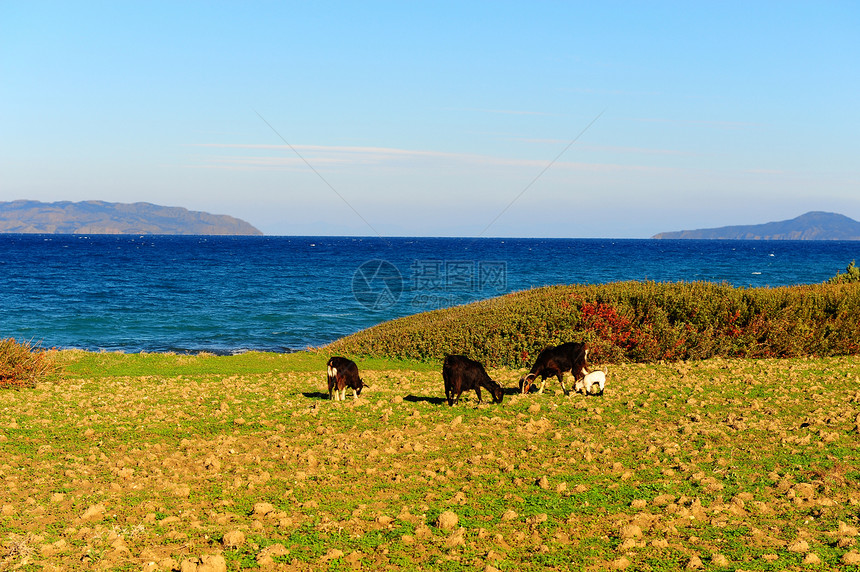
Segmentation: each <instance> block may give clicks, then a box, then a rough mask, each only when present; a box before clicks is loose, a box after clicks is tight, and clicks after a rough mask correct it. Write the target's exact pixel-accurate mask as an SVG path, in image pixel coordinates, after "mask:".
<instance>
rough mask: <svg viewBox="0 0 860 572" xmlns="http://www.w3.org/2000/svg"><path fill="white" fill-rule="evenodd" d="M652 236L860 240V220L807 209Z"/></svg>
mask: <svg viewBox="0 0 860 572" xmlns="http://www.w3.org/2000/svg"><path fill="white" fill-rule="evenodd" d="M651 238H694V239H721V240H860V222H857V221H856V220H854V219H851V218H848V217H847V216H844V215H841V214H836V213H825V212H818V211H813V212H808V213H806V214H804V215H800V216H799V217H797V218H793V219H791V220H783V221H778V222H768V223H764V224H753V225H742V226H723V227H720V228H703V229H699V230H679V231H676V232H661V233H660V234H655V235H654V236H652V237H651Z"/></svg>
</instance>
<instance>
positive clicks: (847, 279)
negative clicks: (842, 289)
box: [827, 260, 860, 284]
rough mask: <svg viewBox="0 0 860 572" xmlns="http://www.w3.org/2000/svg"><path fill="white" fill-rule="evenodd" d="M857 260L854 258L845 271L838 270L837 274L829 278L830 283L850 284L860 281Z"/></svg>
mask: <svg viewBox="0 0 860 572" xmlns="http://www.w3.org/2000/svg"><path fill="white" fill-rule="evenodd" d="M854 263H855V261H854V260H852V261H851V264H849V265H848V266H847V267H846V268H845V272H837V273H836V276H834V277H833V278H831V279H830V280H828V281H827V282H828V284H849V283H853V282H860V268H858V267H857V266H855V264H854Z"/></svg>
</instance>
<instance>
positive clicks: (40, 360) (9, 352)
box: [0, 338, 57, 389]
mask: <svg viewBox="0 0 860 572" xmlns="http://www.w3.org/2000/svg"><path fill="white" fill-rule="evenodd" d="M56 370H57V368H56V365H55V363H54V360H53V359H52V358H51V356H50V355H49V354H48V353H47V352H45V351H43V350H40V349H38V348H35V347H33V346H32V345H31V344H30V343H28V342H24V343H18V342H16V341H15V340H14V339H12V338H7V339H5V340H0V389H5V388H17V389H20V388H22V387H35V385H36V382H37V381H41V380H43V379H46V378H48V377H49V376H50V375H52V374H53V373H55V372H56Z"/></svg>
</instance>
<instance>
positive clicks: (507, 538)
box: [0, 351, 860, 572]
mask: <svg viewBox="0 0 860 572" xmlns="http://www.w3.org/2000/svg"><path fill="white" fill-rule="evenodd" d="M327 357H328V356H327V354H324V353H323V352H301V353H297V354H257V353H249V354H243V355H240V356H211V355H201V356H190V355H167V354H134V355H132V354H119V353H88V352H82V351H62V352H58V353H57V354H56V359H57V362H58V364H59V365H61V366H62V368H63V371H64V374H63V375H62V377H61V378H58V379H55V380H52V381H47V382H39V383H37V384H36V386H35V387H33V388H26V389H23V390H21V391H4V392H0V399H2V405H0V483H2V485H0V570H60V569H62V570H73V569H88V570H134V571H139V570H144V571H155V570H159V571H172V570H176V571H179V570H184V571H188V570H197V571H198V572H200V571H202V570H207V571H213V570H215V571H221V570H240V569H241V570H246V569H260V570H355V569H361V570H366V569H379V570H393V569H402V570H415V569H424V570H450V571H458V570H485V571H488V572H493V571H496V570H524V571H528V570H535V571H536V570H547V569H557V570H568V569H581V570H606V569H617V570H624V569H627V570H646V571H661V570H678V569H688V570H697V569H699V570H740V569H743V570H751V571H758V570H761V571H765V570H818V571H822V570H824V571H830V570H847V571H851V570H855V571H856V570H860V552H858V544H857V542H858V539H860V535H858V526H860V520H858V516H857V515H858V512H857V509H858V506H860V472H858V467H860V445H858V443H860V441H858V437H857V435H858V432H860V426H858V424H860V363H858V361H857V359H856V358H855V357H844V356H843V357H824V358H809V357H801V358H790V359H782V360H774V359H761V360H751V359H724V358H713V359H708V360H701V361H692V362H685V361H679V362H673V363H668V362H663V363H654V364H639V363H619V364H615V365H612V366H611V367H610V368H609V382H608V384H607V387H606V392H605V393H604V395H603V396H601V397H584V396H580V395H573V396H571V397H570V398H567V397H565V396H563V395H562V393H561V391H560V388H559V387H558V385H557V384H555V385H552V384H550V385H548V387H547V390H546V392H545V393H544V394H543V395H537V394H533V395H519V394H518V393H517V392H516V389H515V388H516V385H517V380H518V379H519V377H520V376H521V375H522V374H523V373H524V371H525V369H522V368H520V369H514V368H507V367H502V368H491V369H489V373H490V375H491V376H492V377H493V378H494V379H496V380H498V381H499V383H500V384H501V385H502V386H503V387H504V388H507V395H506V396H505V399H504V402H503V404H501V405H498V404H488V403H484V404H478V403H477V401H476V399H475V397H474V394H468V395H464V396H463V400H462V402H461V404H460V405H458V406H455V407H449V406H448V405H447V404H445V402H444V392H443V387H442V379H441V375H440V373H439V364H438V363H430V362H408V361H387V360H383V359H378V358H375V359H373V360H366V361H362V360H359V361H358V364H359V367H361V371H362V377H363V379H364V380H365V382H366V383H367V387H366V388H365V390H364V391H363V392H362V395H361V397H360V398H358V399H357V400H352V399H347V400H346V401H344V402H333V401H329V400H328V399H327V397H328V396H327V393H326V385H325V363H326V359H327Z"/></svg>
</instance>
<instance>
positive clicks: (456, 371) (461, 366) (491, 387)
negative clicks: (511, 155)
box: [442, 355, 505, 406]
mask: <svg viewBox="0 0 860 572" xmlns="http://www.w3.org/2000/svg"><path fill="white" fill-rule="evenodd" d="M442 379H443V380H445V397H446V398H447V399H448V405H451V406H453V405H454V404H455V403H457V402H458V401H460V394H461V393H463V392H464V391H467V390H470V389H474V390H475V393H477V394H478V402H479V403H480V402H481V388H482V387H483V388H484V389H486V390H487V391H489V392H490V395H492V396H493V403H501V402H502V398H503V397H504V395H505V393H504V391H503V390H502V388H501V386H500V385H499V384H498V383H496V382H495V381H493V380H492V379H490V376H489V375H487V372H486V370H485V369H484V366H483V365H481V364H480V362H476V361H475V360H471V359H469V358H467V357H465V356H458V355H449V356H445V362H444V363H443V364H442Z"/></svg>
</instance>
